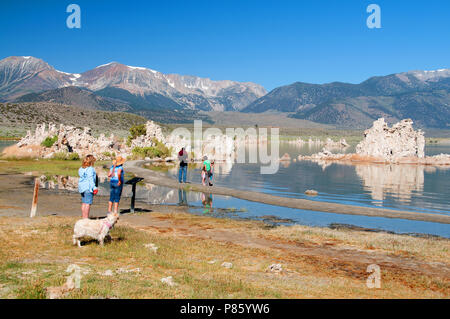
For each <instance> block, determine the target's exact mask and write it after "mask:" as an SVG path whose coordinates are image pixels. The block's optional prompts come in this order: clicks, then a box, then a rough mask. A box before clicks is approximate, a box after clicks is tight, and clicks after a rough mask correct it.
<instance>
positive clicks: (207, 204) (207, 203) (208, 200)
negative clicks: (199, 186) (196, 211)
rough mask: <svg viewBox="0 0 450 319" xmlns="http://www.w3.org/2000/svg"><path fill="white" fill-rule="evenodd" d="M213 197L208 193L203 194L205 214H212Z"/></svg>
mask: <svg viewBox="0 0 450 319" xmlns="http://www.w3.org/2000/svg"><path fill="white" fill-rule="evenodd" d="M212 201H213V199H212V195H211V194H208V193H202V205H203V214H207V213H212V212H213V207H212Z"/></svg>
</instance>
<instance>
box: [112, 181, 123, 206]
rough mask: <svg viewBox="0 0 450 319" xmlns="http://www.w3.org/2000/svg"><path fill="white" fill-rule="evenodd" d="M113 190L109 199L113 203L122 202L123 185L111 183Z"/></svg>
mask: <svg viewBox="0 0 450 319" xmlns="http://www.w3.org/2000/svg"><path fill="white" fill-rule="evenodd" d="M110 188H111V191H110V192H109V201H110V202H112V203H118V202H120V197H121V196H122V188H123V187H122V186H114V185H110Z"/></svg>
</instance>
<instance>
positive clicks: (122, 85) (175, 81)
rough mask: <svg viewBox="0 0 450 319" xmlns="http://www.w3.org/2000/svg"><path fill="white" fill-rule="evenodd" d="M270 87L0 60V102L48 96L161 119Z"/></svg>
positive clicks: (241, 100)
mask: <svg viewBox="0 0 450 319" xmlns="http://www.w3.org/2000/svg"><path fill="white" fill-rule="evenodd" d="M266 93H267V91H266V90H265V89H264V88H263V87H262V86H260V85H258V84H255V83H250V82H247V83H242V82H236V81H229V80H225V81H213V80H210V79H207V78H200V77H197V76H185V75H178V74H163V73H161V72H158V71H155V70H152V69H148V68H143V67H133V66H128V65H124V64H120V63H117V62H111V63H108V64H104V65H100V66H98V67H96V68H94V69H92V70H88V71H86V72H83V73H80V74H78V73H67V72H62V71H59V70H56V69H55V68H53V67H52V66H50V65H49V64H48V63H46V62H45V61H43V60H41V59H38V58H35V57H31V56H25V57H22V56H12V57H8V58H5V59H3V60H1V61H0V102H11V101H15V102H39V101H50V102H57V103H62V104H68V105H75V106H81V107H87V108H93V109H96V108H98V109H103V110H119V111H128V112H133V113H138V114H141V115H144V116H147V117H153V118H154V119H155V120H162V121H163V122H164V121H167V120H170V121H175V122H177V121H183V120H186V119H189V118H190V117H198V116H199V115H198V112H197V111H199V110H203V111H212V110H215V111H230V110H233V111H235V110H241V109H242V108H244V107H245V106H247V105H248V104H249V103H251V102H252V101H254V100H255V99H257V98H259V97H261V96H263V95H265V94H266ZM167 111H170V113H171V114H167V113H168V112H167ZM165 115H167V118H165ZM155 117H156V118H155Z"/></svg>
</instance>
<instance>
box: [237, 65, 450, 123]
mask: <svg viewBox="0 0 450 319" xmlns="http://www.w3.org/2000/svg"><path fill="white" fill-rule="evenodd" d="M274 110H275V111H281V112H296V113H295V114H293V115H291V117H294V118H298V119H305V120H309V121H314V122H318V123H324V124H333V125H337V126H340V127H357V128H364V127H367V126H368V125H370V123H371V122H373V120H375V119H377V118H379V117H385V118H386V119H387V121H388V122H389V123H392V122H394V121H398V120H400V119H403V118H411V119H413V120H414V121H415V122H416V123H417V124H418V125H420V126H423V127H435V128H448V127H450V70H448V69H442V70H436V71H411V72H405V73H399V74H391V75H388V76H383V77H372V78H370V79H368V80H366V81H364V82H362V83H360V84H349V83H340V82H334V83H328V84H322V85H320V84H308V83H301V82H297V83H293V84H291V85H287V86H283V87H279V88H276V89H274V90H273V91H271V92H269V93H268V94H267V95H265V96H263V97H261V98H259V99H257V100H255V101H254V102H252V103H251V104H249V106H247V107H246V108H245V109H244V110H243V111H244V112H266V111H274Z"/></svg>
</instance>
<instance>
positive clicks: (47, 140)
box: [41, 135, 58, 147]
mask: <svg viewBox="0 0 450 319" xmlns="http://www.w3.org/2000/svg"><path fill="white" fill-rule="evenodd" d="M57 140H58V135H55V136H53V137H46V138H45V140H43V141H42V143H41V145H42V146H45V147H52V146H53V144H55V142H56V141H57Z"/></svg>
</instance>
